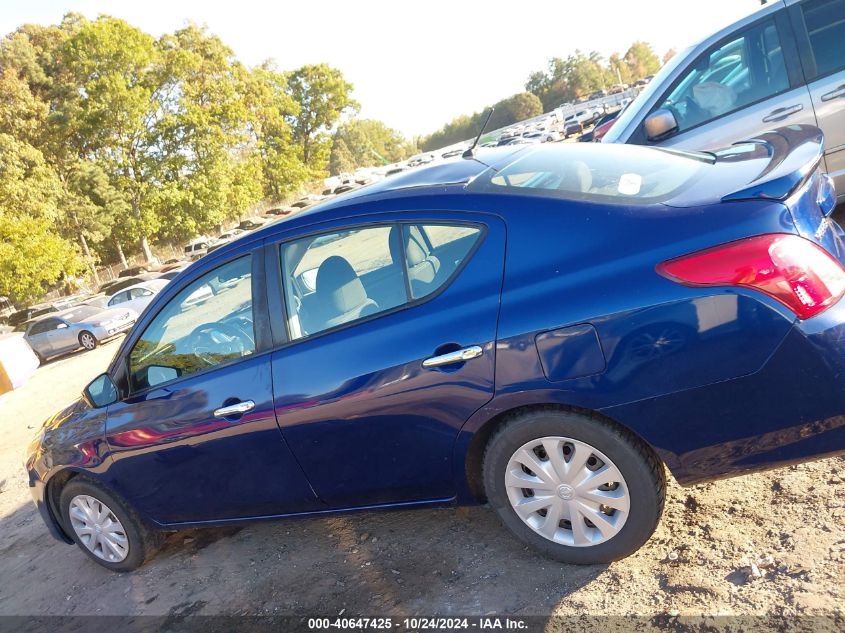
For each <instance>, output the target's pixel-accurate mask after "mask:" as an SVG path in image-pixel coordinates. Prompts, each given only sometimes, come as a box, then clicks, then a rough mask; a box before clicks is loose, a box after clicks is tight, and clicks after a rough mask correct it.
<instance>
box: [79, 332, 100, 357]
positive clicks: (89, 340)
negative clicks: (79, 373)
mask: <svg viewBox="0 0 845 633" xmlns="http://www.w3.org/2000/svg"><path fill="white" fill-rule="evenodd" d="M79 344H80V345H81V346H82V347H84V348H85V349H86V350H88V351H89V352H90V351H91V350H92V349H94V348H95V347H97V338H96V337H95V336H94V335H93V334H91V332H89V331H87V330H86V331H84V332H81V333H80V334H79Z"/></svg>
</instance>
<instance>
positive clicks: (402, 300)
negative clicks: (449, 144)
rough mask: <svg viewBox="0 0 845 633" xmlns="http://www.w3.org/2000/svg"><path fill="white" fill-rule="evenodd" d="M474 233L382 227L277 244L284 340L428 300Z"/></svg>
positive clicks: (441, 227) (457, 228)
mask: <svg viewBox="0 0 845 633" xmlns="http://www.w3.org/2000/svg"><path fill="white" fill-rule="evenodd" d="M480 235H481V229H480V228H478V227H475V226H473V227H469V226H467V225H462V224H441V223H436V224H435V223H433V224H389V225H380V226H371V227H367V228H362V229H354V230H342V231H334V232H330V233H323V234H319V235H312V236H309V237H306V238H302V239H299V240H294V241H291V242H286V243H285V244H282V246H281V251H280V255H281V259H282V275H283V282H284V291H285V299H286V309H287V315H286V317H287V322H288V331H289V333H290V337H291V339H293V340H295V339H299V338H303V337H306V336H309V335H313V334H317V333H319V332H322V331H325V330H328V329H332V328H335V327H338V326H340V325H344V324H348V323H353V322H355V321H359V320H362V319H365V318H367V317H370V316H373V315H377V314H379V313H382V312H386V311H388V310H392V309H394V308H397V307H400V306H403V305H406V304H408V303H410V302H412V301H415V300H417V299H421V298H423V297H425V296H428V295H431V294H432V293H434V292H435V291H436V290H438V289H439V288H441V287H442V286H443V285H444V284H445V283H446V282H448V280H449V279H450V278H451V277H452V274H453V273H454V272H455V271H456V270H457V268H458V267H459V266H460V264H461V262H462V261H463V260H464V259H465V258H466V257H467V256H468V254H469V253H470V252H471V250H472V248H473V246H474V245H475V243H476V242H477V241H478V239H479V237H480Z"/></svg>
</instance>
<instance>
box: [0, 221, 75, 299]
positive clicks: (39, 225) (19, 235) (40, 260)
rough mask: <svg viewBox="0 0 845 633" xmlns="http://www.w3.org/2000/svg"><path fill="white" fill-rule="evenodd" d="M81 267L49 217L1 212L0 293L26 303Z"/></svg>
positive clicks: (73, 250) (73, 251) (71, 247)
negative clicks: (11, 214)
mask: <svg viewBox="0 0 845 633" xmlns="http://www.w3.org/2000/svg"><path fill="white" fill-rule="evenodd" d="M81 268H82V262H81V260H80V258H79V256H78V254H77V252H76V249H75V248H74V247H73V246H72V245H71V244H70V243H69V242H68V241H67V240H65V239H62V238H61V237H59V236H58V235H57V234H56V233H55V231H54V230H53V227H52V225H51V223H50V222H49V220H46V219H43V218H32V217H28V216H23V217H17V218H13V217H9V216H6V215H0V295H6V296H8V297H10V298H11V299H12V301H13V302H15V303H19V304H25V303H27V302H29V301H32V300H34V299H37V298H38V297H40V296H42V295H43V294H44V292H45V291H46V290H47V289H48V287H49V286H50V285H52V284H54V283H55V282H57V281H59V280H60V279H63V278H67V277H69V276H71V275H74V274H76V273H77V272H79V271H80V270H81Z"/></svg>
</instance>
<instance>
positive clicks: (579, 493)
mask: <svg viewBox="0 0 845 633" xmlns="http://www.w3.org/2000/svg"><path fill="white" fill-rule="evenodd" d="M822 152H823V138H822V136H821V133H820V132H819V130H818V129H816V128H812V127H801V126H790V127H786V128H780V129H778V130H775V131H772V132H769V133H766V134H763V135H761V136H759V137H758V138H755V139H752V140H749V141H747V142H744V143H740V144H737V145H734V146H732V147H729V148H726V149H724V150H722V151H718V152H714V153H680V152H675V151H667V150H664V149H656V148H646V147H636V146H615V145H591V144H584V143H581V144H548V145H539V146H519V147H513V148H512V147H507V148H501V149H491V150H480V151H479V153H478V154H477V155H475V157H471V158H458V159H455V160H452V161H447V162H440V163H435V164H432V165H429V166H426V167H421V168H417V169H416V170H412V171H409V172H404V173H402V174H400V175H397V176H395V177H392V178H388V179H386V180H385V181H383V182H382V183H379V184H377V185H372V186H369V187H366V188H362V189H360V190H357V191H355V192H352V193H350V194H348V195H346V196H343V197H341V198H338V199H335V200H334V201H331V202H329V203H327V204H322V205H320V206H318V207H315V208H313V209H312V210H310V211H308V212H306V213H303V214H300V215H298V216H295V217H293V218H291V219H289V220H286V221H284V222H281V223H278V224H275V225H273V226H271V227H267V228H264V229H262V230H260V231H258V232H255V233H252V234H250V235H248V236H245V237H242V238H240V239H238V240H236V241H235V242H233V243H231V244H229V245H227V246H225V247H223V248H221V249H219V250H217V251H215V252H214V253H213V254H210V255H208V256H206V257H204V258H202V259H201V260H200V261H198V262H197V263H195V264H194V265H192V266H191V267H190V268H188V269H187V270H186V271H184V272H183V273H181V274H180V275H179V276H178V277H176V278H175V279H174V280H173V281H172V282H171V283H170V284H169V285H168V286H167V287H166V288H165V289H163V290H162V292H161V293H160V294H159V295H158V296H157V297H156V298H155V299H154V300H153V302H152V303H151V304H150V306H149V307H148V309H147V310H146V311H145V312H144V314H143V315H142V316H141V317H140V319H139V321H138V323H137V324H136V326H135V327H134V328H133V330H132V331H131V332H130V334H129V335H128V336H127V337H126V339H125V340H124V342H123V344H122V346H121V348H120V350H119V351H118V353H117V355H116V357H115V358H114V360H113V362H112V364H111V366H110V367H109V368H108V371H107V372H106V373H105V374H103V375H102V376H99V377H98V378H96V379H95V380H94V381H93V382H92V383H91V384H90V385H89V386H88V387H87V388H86V389H85V392H84V396H83V398H82V399H80V400H79V401H78V402H76V403H74V404H73V405H71V406H70V407H68V408H67V409H65V410H64V411H61V412H60V413H58V414H56V415H55V416H54V417H52V418H51V419H49V420H48V421H47V422H46V423H45V424H44V426H43V427H42V428H41V430H40V432H39V435H38V437H37V438H36V439H35V440H34V441H33V443H32V445H31V448H30V451H29V455H28V459H27V469H28V473H29V485H30V487H31V490H32V494H33V496H34V499H35V503H36V505H37V507H38V509H39V511H40V513H41V515H42V517H43V518H44V521H45V522H46V524H47V526H48V528H49V530H50V532H51V533H52V534H53V535H54V536H55V537H57V538H59V539H61V540H64V541H66V542H68V543H72V542H76V543H77V544H78V545H79V546H80V548H81V549H82V551H84V552H85V553H86V554H87V555H88V556H89V557H91V558H92V559H93V560H94V561H96V562H98V563H100V564H101V565H103V566H105V567H107V568H109V569H112V570H118V571H122V570H129V569H133V568H135V567H137V566H138V565H140V564H141V563H142V562H143V561H144V560H145V559H147V558H149V557H150V556H151V555H152V554H153V553H154V552H155V550H156V546H157V544H158V542H159V539H160V535H161V534H162V532H165V531H170V530H177V529H180V528H187V527H199V526H207V525H226V524H234V523H242V522H246V521H252V520H257V519H267V518H279V517H292V516H302V515H315V514H324V513H328V512H337V511H348V510H361V509H375V508H391V507H397V506H402V507H408V506H419V507H427V506H433V505H438V504H456V503H457V504H467V503H479V502H485V501H486V502H488V503H489V504H490V506H491V507H492V509H493V510H494V511H495V512H496V513H497V514H498V515H499V517H500V518H501V520H502V522H503V524H504V526H506V528H507V529H509V530H510V531H512V532H513V534H514V535H515V536H516V537H518V538H519V539H522V540H523V541H524V542H526V543H528V544H530V545H532V546H533V547H535V548H536V549H537V550H539V551H541V552H543V553H544V554H546V555H548V556H549V557H552V558H555V559H557V560H560V561H564V562H571V563H598V562H607V561H612V560H616V559H619V558H621V557H624V556H627V555H628V554H630V553H631V552H633V551H635V550H636V549H637V548H638V547H640V546H641V545H642V544H643V543H644V542H645V541H646V540H647V539H648V538H649V537H650V535H651V534H652V532H653V531H654V529H655V526H656V525H657V523H658V521H659V518H660V514H661V511H662V508H663V502H664V494H665V474H664V473H665V470H666V468H668V470H669V471H670V472H671V473H672V475H673V476H674V477H675V479H676V480H677V481H678V482H679V483H681V484H682V485H688V484H693V483H696V482H701V481H707V480H711V479H715V478H718V477H725V476H730V475H737V474H740V473H745V472H749V471H754V470H758V469H762V468H770V467H773V466H779V465H784V464H791V463H795V462H799V461H802V460H808V459H813V458H817V457H820V456H823V455H829V454H832V453H835V452H839V451H841V450H843V449H845V388H843V386H842V380H841V377H842V376H843V375H845V302H842V301H840V299H841V297H842V296H843V294H845V269H843V262H845V244H843V231H842V230H841V229H840V227H839V226H838V225H837V224H836V223H835V222H834V221H833V220H832V219H831V217H830V215H831V213H832V211H833V207H834V202H835V199H836V198H835V193H834V191H833V187H832V185H831V182H830V180H829V179H828V178H827V177H826V176H825V175H824V174H823V173H822V172H821V169H820V167H821V161H822ZM197 292H203V293H205V294H206V295H207V296H208V299H207V300H206V301H204V302H200V303H198V302H196V301H191V297H192V296H195V293H197Z"/></svg>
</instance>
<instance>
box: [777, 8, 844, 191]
mask: <svg viewBox="0 0 845 633" xmlns="http://www.w3.org/2000/svg"><path fill="white" fill-rule="evenodd" d="M790 11H791V15H792V18H793V25H794V28H795V32H796V33H797V34H798V43H799V48H800V50H801V52H802V62H803V64H804V72H805V73H806V74H807V79H808V81H809V88H810V95H811V98H812V102H813V107H814V108H815V111H816V118H817V120H818V124H819V127H820V128H821V129H822V131H823V132H824V135H825V164H826V166H827V172H828V173H829V174H830V176H831V177H832V178H833V180H834V184H835V185H836V190H837V192H838V198H839V200H842V199H843V197H845V0H809V1H807V2H803V3H801V4H800V5H796V6H794V7H791V8H790Z"/></svg>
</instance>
